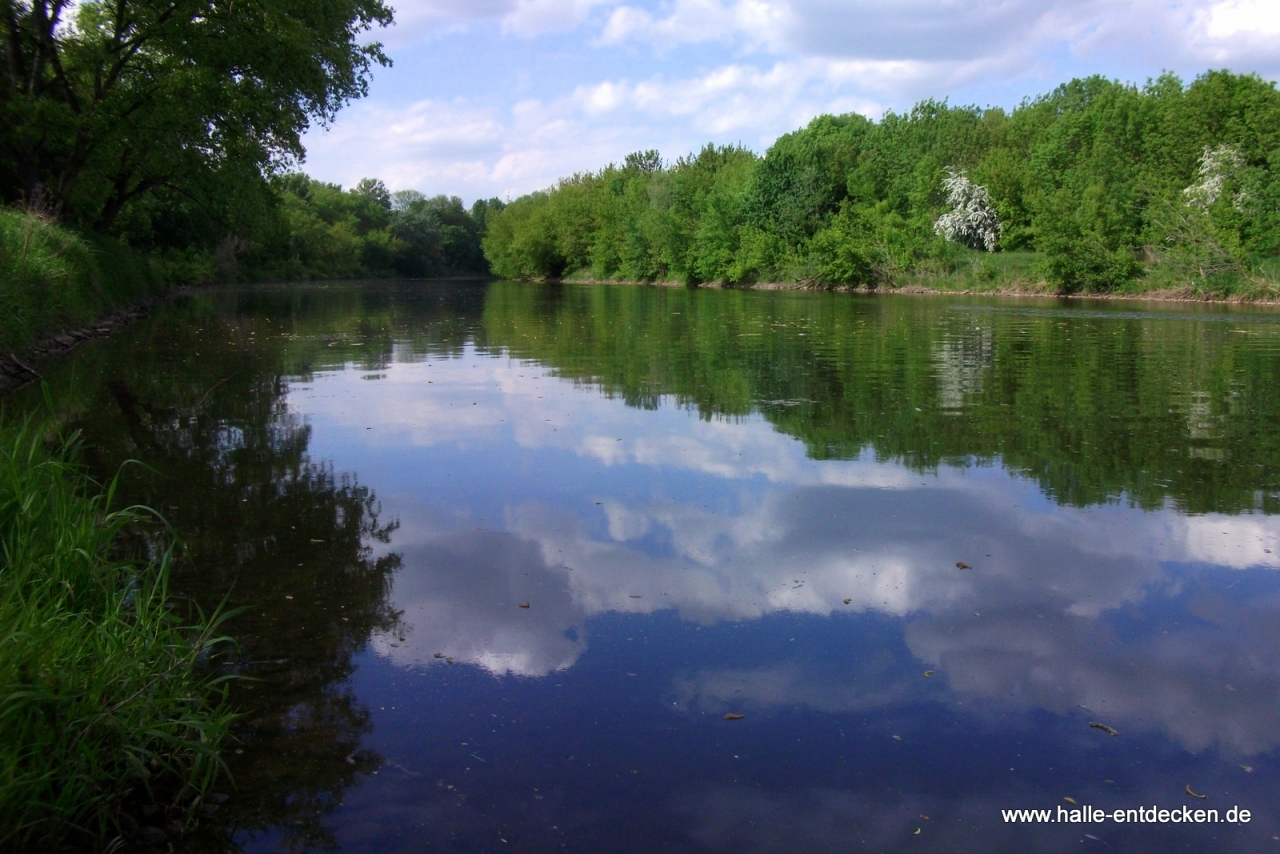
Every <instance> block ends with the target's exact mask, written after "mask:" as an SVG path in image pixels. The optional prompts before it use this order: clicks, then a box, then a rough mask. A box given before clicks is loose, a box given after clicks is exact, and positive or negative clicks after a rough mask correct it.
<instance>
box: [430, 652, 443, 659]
mask: <svg viewBox="0 0 1280 854" xmlns="http://www.w3.org/2000/svg"><path fill="white" fill-rule="evenodd" d="M432 657H433V658H444V653H443V652H437V653H436V654H435V655H434V656H432Z"/></svg>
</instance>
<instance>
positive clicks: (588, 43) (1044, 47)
mask: <svg viewBox="0 0 1280 854" xmlns="http://www.w3.org/2000/svg"><path fill="white" fill-rule="evenodd" d="M392 5H393V6H394V7H395V9H396V24H395V25H394V26H393V27H391V28H389V29H387V30H385V31H381V32H379V33H375V34H373V37H374V38H377V39H380V40H381V41H382V42H383V43H384V44H385V46H386V48H387V52H388V54H389V55H390V56H391V58H392V60H393V62H394V65H393V67H391V68H384V69H379V70H378V71H377V72H376V73H375V75H374V79H373V84H372V87H371V89H370V94H369V97H368V98H366V99H364V100H362V101H359V102H356V103H355V104H353V105H351V106H350V107H348V108H347V109H346V110H345V111H344V112H343V113H342V114H341V116H340V117H339V118H338V120H337V121H336V122H335V123H334V124H333V125H332V127H330V128H328V129H323V128H315V129H313V130H312V131H311V132H310V133H308V134H307V136H306V139H305V144H306V147H307V151H308V157H307V160H306V162H305V164H304V165H303V168H304V169H305V170H306V171H308V172H309V173H310V174H312V175H313V176H315V177H317V178H320V179H322V180H326V181H332V182H336V183H340V184H342V185H344V186H351V185H353V184H354V183H355V182H356V181H358V180H359V179H360V178H362V177H366V176H373V177H379V178H381V179H382V180H383V181H385V182H386V183H387V185H388V186H389V187H390V188H391V189H393V190H398V189H416V190H420V191H422V192H424V193H427V194H430V195H435V194H437V193H445V194H448V195H458V196H461V197H462V198H463V199H464V201H466V202H468V203H470V201H472V200H474V199H476V198H482V197H492V196H497V197H500V198H508V197H515V196H518V195H520V194H523V193H527V192H530V191H533V190H536V189H540V188H543V187H546V186H549V185H551V184H552V183H554V181H555V180H556V179H557V178H558V177H561V176H565V175H569V174H572V173H574V172H581V171H589V170H595V169H598V168H600V167H602V166H604V165H606V164H607V163H610V162H617V161H620V160H621V159H622V158H623V157H624V156H625V155H626V154H627V153H628V152H632V151H639V150H645V149H650V148H656V149H658V150H659V151H660V152H661V153H662V155H663V157H664V158H667V159H674V158H676V157H679V156H681V155H684V154H687V153H689V152H692V151H696V150H697V149H698V148H700V147H701V146H702V145H704V144H706V143H708V142H712V143H716V144H731V143H738V144H742V145H745V146H747V147H749V148H751V149H754V150H756V151H760V152H763V151H764V150H765V149H766V148H767V147H768V146H769V144H770V143H771V142H772V141H773V140H774V139H776V138H777V137H778V136H779V135H780V134H783V133H786V132H788V131H790V130H794V129H795V128H797V127H800V126H802V125H803V124H804V123H805V122H807V121H808V120H809V119H811V118H813V117H814V116H817V115H821V114H823V113H846V112H859V113H863V114H865V115H867V116H869V117H871V118H878V117H879V116H881V115H882V114H883V113H884V112H885V111H886V110H895V111H901V110H904V109H907V108H909V107H910V106H911V105H912V104H913V103H915V102H917V101H919V100H921V99H924V98H930V97H932V98H946V99H948V100H949V101H950V102H951V103H953V104H961V103H963V104H969V103H975V104H979V105H984V106H985V105H996V106H1004V107H1012V106H1014V105H1016V104H1017V103H1018V102H1019V101H1021V100H1022V99H1023V98H1024V97H1027V96H1034V95H1036V94H1040V93H1042V92H1045V91H1047V90H1049V89H1051V88H1052V87H1053V86H1055V85H1057V84H1058V83H1060V82H1062V81H1064V80H1068V79H1070V78H1072V77H1076V76H1082V75H1088V74H1103V75H1105V76H1108V77H1114V78H1119V79H1122V80H1128V81H1135V82H1139V83H1140V82H1143V81H1145V80H1147V79H1148V78H1151V77H1154V76H1157V75H1159V74H1160V73H1161V72H1162V71H1165V70H1171V71H1174V72H1176V73H1178V74H1179V75H1181V76H1183V77H1184V79H1189V78H1193V77H1194V76H1196V75H1197V74H1198V73H1201V72H1203V71H1204V70H1206V69H1208V68H1229V69H1231V70H1233V71H1237V72H1256V73H1258V74H1261V75H1262V76H1264V77H1266V78H1268V79H1272V80H1276V79H1280V3H1276V2H1275V0H1120V2H1117V0H978V2H961V0H896V2H886V0H393V2H392Z"/></svg>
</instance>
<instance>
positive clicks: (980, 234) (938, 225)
mask: <svg viewBox="0 0 1280 854" xmlns="http://www.w3.org/2000/svg"><path fill="white" fill-rule="evenodd" d="M942 189H944V190H946V191H947V204H949V205H950V206H951V210H949V211H947V212H946V213H944V214H943V215H942V216H940V217H938V221H937V222H935V223H934V224H933V231H934V233H935V234H940V235H942V236H943V237H945V238H946V239H947V240H950V241H953V242H955V243H963V244H964V245H965V246H968V247H970V248H971V249H985V250H986V251H988V252H995V251H996V241H997V240H999V239H1000V217H998V216H997V215H996V212H995V209H994V208H993V207H991V197H990V195H989V194H988V193H987V188H986V187H984V186H982V185H981V184H975V183H973V182H972V181H970V180H969V179H968V178H967V177H966V176H965V174H964V172H961V171H958V170H956V169H951V168H948V169H947V177H946V179H945V180H943V182H942Z"/></svg>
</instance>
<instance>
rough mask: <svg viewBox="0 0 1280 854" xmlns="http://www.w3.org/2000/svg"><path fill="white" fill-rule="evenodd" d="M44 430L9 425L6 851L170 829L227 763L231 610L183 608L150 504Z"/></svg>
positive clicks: (2, 521)
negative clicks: (94, 475)
mask: <svg viewBox="0 0 1280 854" xmlns="http://www.w3.org/2000/svg"><path fill="white" fill-rule="evenodd" d="M40 433H41V431H40V430H38V429H36V428H35V427H34V426H33V425H32V424H31V423H27V424H24V425H21V426H2V425H0V560H2V563H0V851H53V850H66V849H67V848H75V849H76V850H87V849H102V848H105V847H109V846H110V844H111V841H112V840H114V839H117V838H120V839H124V840H129V841H135V842H144V843H147V842H149V843H155V842H161V841H163V840H165V839H166V838H168V837H172V836H174V835H175V834H177V833H180V832H181V831H182V829H183V828H184V827H185V826H187V825H188V824H189V823H190V822H191V820H192V819H193V817H195V816H196V815H198V811H199V810H200V808H201V806H202V800H201V799H202V797H203V795H204V794H205V793H206V792H207V790H208V789H209V787H210V786H211V785H212V783H213V782H214V781H215V780H216V779H217V777H218V776H219V773H220V771H221V769H222V768H223V766H222V763H221V760H220V759H219V756H218V750H219V745H220V743H221V741H222V739H223V738H224V736H225V734H226V732H227V728H228V726H229V723H230V720H231V714H230V712H229V711H228V710H226V709H225V708H223V707H222V706H221V705H220V704H219V702H218V697H219V693H218V689H217V685H216V682H215V680H214V679H213V677H212V675H211V674H210V673H209V672H208V671H207V668H206V666H205V660H206V659H207V657H208V655H209V652H210V650H211V649H212V648H213V647H214V646H216V645H217V644H218V642H219V641H218V639H217V638H215V637H214V636H213V628H212V627H213V626H216V624H217V622H218V621H217V620H216V619H215V620H213V621H212V622H210V621H207V620H206V621H203V624H200V623H201V621H200V620H199V619H198V618H199V616H200V615H195V616H196V617H197V619H192V620H185V619H182V618H181V617H179V616H178V613H180V609H174V608H173V605H172V603H170V602H169V601H168V598H167V590H166V580H167V573H168V562H169V559H168V555H167V554H165V555H160V556H157V557H155V559H154V560H147V559H145V558H144V559H139V558H137V557H136V556H135V555H134V554H131V553H130V552H138V553H145V552H147V551H148V550H154V549H155V548H156V547H155V545H154V542H153V540H151V539H150V538H144V537H142V536H140V535H139V534H138V532H137V527H138V526H137V524H136V523H138V522H139V521H141V515H140V513H141V511H139V510H137V509H134V508H126V509H117V508H114V507H112V505H111V498H112V488H111V487H110V486H109V487H107V488H106V489H105V490H104V489H100V488H99V487H98V486H97V485H95V484H94V483H92V482H91V481H90V480H89V479H88V478H87V477H86V476H85V475H84V474H83V473H82V472H80V471H79V470H78V469H77V468H76V466H75V465H74V464H73V463H72V461H71V460H72V456H73V453H74V447H73V446H72V445H71V444H68V443H64V444H62V445H61V446H59V447H56V448H53V449H52V450H51V449H50V448H49V446H48V445H47V444H46V443H45V441H43V437H42V436H41V435H40ZM193 624H194V625H193Z"/></svg>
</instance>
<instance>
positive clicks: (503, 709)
mask: <svg viewBox="0 0 1280 854" xmlns="http://www.w3.org/2000/svg"><path fill="white" fill-rule="evenodd" d="M401 355H402V357H403V358H402V359H401V360H398V361H393V362H392V363H391V364H390V365H388V366H387V367H386V368H385V369H383V370H379V371H377V372H370V371H367V370H361V369H359V368H357V367H356V366H354V365H349V366H348V367H347V368H346V369H344V370H332V371H326V372H320V373H316V374H314V375H312V376H309V377H307V378H306V380H305V381H302V380H299V381H296V382H294V384H293V385H292V387H291V389H290V392H289V397H288V401H289V406H290V408H291V409H292V410H293V411H294V412H295V413H297V414H299V415H301V416H302V417H303V418H304V419H305V421H306V422H307V423H308V424H309V425H310V426H311V428H312V430H313V432H312V435H311V444H310V454H311V455H312V456H313V457H315V458H317V459H325V460H328V461H331V462H332V464H333V465H334V467H335V468H336V469H338V470H342V471H353V472H358V473H359V476H360V479H361V481H362V482H363V483H365V484H367V485H369V486H371V487H372V488H373V490H374V491H375V492H376V494H377V496H378V497H379V499H380V500H381V502H382V506H383V510H384V513H385V515H386V517H387V518H397V519H398V520H399V522H400V527H399V529H398V530H396V531H395V533H394V535H393V536H392V539H391V542H390V543H389V544H386V545H385V546H379V548H383V549H387V550H393V551H395V552H398V553H399V554H400V555H401V556H402V558H403V568H402V569H401V570H400V571H399V573H398V575H397V576H396V577H395V580H394V586H393V590H392V594H391V598H392V602H393V605H394V607H395V608H397V609H398V610H400V611H401V612H402V617H401V621H400V626H399V627H398V628H397V629H396V630H393V631H391V632H389V633H386V634H382V635H379V636H377V637H375V638H373V640H372V642H371V645H370V647H369V651H368V652H367V654H366V655H365V656H364V657H363V658H362V660H361V663H360V667H359V669H358V671H357V673H356V676H355V677H354V681H353V689H354V690H355V691H356V692H357V694H358V695H359V697H360V698H361V700H362V702H364V703H366V704H367V705H369V707H370V708H371V709H372V710H373V721H374V727H373V731H372V734H371V735H370V736H369V746H370V747H372V748H373V749H376V750H377V751H378V752H379V753H381V754H382V755H383V756H384V757H385V758H386V762H385V764H384V765H383V766H382V767H381V768H380V769H379V772H378V774H376V775H371V776H369V777H368V778H366V779H365V781H364V782H363V783H362V785H361V786H360V787H359V788H357V789H356V790H355V791H354V792H350V793H348V797H347V800H346V802H345V803H344V805H343V807H342V808H341V809H340V810H338V811H337V812H336V813H335V814H334V815H333V816H332V817H331V820H330V822H331V824H332V825H333V827H334V830H335V838H336V839H337V840H338V842H339V843H340V844H341V846H342V849H343V850H351V851H364V850H369V851H395V850H405V851H410V850H440V851H488V850H519V851H542V850H547V851H551V850H574V851H606V850H607V851H665V850H671V851H677V850H707V851H719V850H735V851H738V850H746V851H762V852H763V851H779V852H780V851H807V850H814V851H818V850H823V851H825V850H833V851H843V850H937V851H943V850H946V851H951V850H961V851H993V850H1020V851H1033V850H1034V851H1059V850H1078V849H1080V848H1081V847H1082V846H1094V847H1097V848H1099V849H1100V850H1101V849H1104V848H1107V847H1110V848H1111V850H1125V851H1168V850H1193V851H1201V850H1231V851H1236V850H1238V851H1254V850H1272V849H1275V850H1280V840H1277V839H1274V838H1273V837H1274V836H1277V835H1280V830H1278V829H1277V823H1276V819H1277V815H1278V813H1277V807H1278V806H1280V790H1278V789H1277V786H1276V783H1275V779H1276V778H1275V768H1276V749H1277V745H1278V743H1280V663H1278V662H1277V658H1276V656H1275V650H1276V649H1277V648H1278V647H1280V575H1277V573H1276V569H1277V568H1280V518H1278V517H1274V516H1264V515H1260V514H1259V515H1236V516H1226V515H1216V514H1207V515H1187V514H1185V513H1182V512H1180V511H1178V510H1176V509H1174V508H1173V507H1172V506H1169V507H1166V508H1165V509H1161V510H1156V511H1143V510H1140V509H1137V508H1134V507H1132V506H1129V505H1128V504H1127V503H1125V502H1123V501H1121V502H1118V503H1114V504H1107V505H1095V506H1088V507H1068V506H1060V505H1058V504H1056V503H1054V502H1053V501H1051V500H1050V499H1048V498H1046V497H1045V495H1044V493H1043V492H1042V491H1041V489H1040V488H1039V487H1038V486H1037V485H1036V484H1034V483H1032V482H1030V481H1027V480H1025V479H1021V478H1019V477H1016V476H1013V475H1011V474H1009V473H1007V472H1006V471H1005V470H1004V469H1003V468H1002V467H1001V466H1000V465H999V464H998V462H997V463H995V464H989V465H971V466H942V467H940V468H939V469H937V470H936V471H929V472H925V473H923V474H921V473H919V472H917V471H914V470H911V469H908V468H906V467H904V466H903V465H900V464H899V463H897V462H894V461H886V460H877V459H875V458H874V456H872V455H871V454H870V453H868V454H867V455H864V456H863V457H862V458H860V459H857V460H847V461H816V460H813V459H810V458H809V457H807V456H806V454H805V448H804V446H803V445H802V444H801V443H800V442H798V441H796V440H795V439H792V438H790V437H788V436H786V435H784V434H782V433H779V432H777V431H776V430H775V429H774V428H773V427H772V426H771V425H770V424H769V423H767V422H766V421H764V420H763V419H761V418H759V417H756V416H750V417H745V418H742V419H714V418H713V419H710V420H707V419H702V418H700V417H699V416H698V414H697V413H696V412H693V411H690V410H687V409H683V408H680V407H678V406H676V405H674V403H673V402H672V401H669V400H664V402H663V404H662V405H660V406H659V407H658V408H657V409H637V408H633V407H628V406H626V405H625V404H624V403H623V402H622V401H621V400H617V399H609V398H608V397H606V396H604V395H602V394H601V393H600V392H599V391H598V390H597V389H596V388H594V387H591V386H586V385H575V384H574V383H571V382H568V381H566V380H562V379H560V378H558V377H556V376H554V375H553V374H552V373H551V372H550V371H549V370H548V369H546V368H545V367H542V366H540V365H537V364H533V363H529V362H522V361H517V360H513V359H510V358H507V357H506V356H505V355H503V354H501V353H499V354H496V355H495V354H488V353H483V352H477V351H476V350H474V349H472V348H468V349H467V350H466V351H465V352H464V353H463V354H462V355H461V356H460V357H458V358H450V359H438V358H434V357H432V358H430V359H427V358H425V357H414V358H415V359H416V360H413V359H410V358H409V357H408V356H407V354H401ZM958 562H960V563H963V564H965V565H966V566H967V567H968V568H959V567H958V566H957V563H958ZM525 604H527V605H528V607H527V608H524V607H521V606H522V605H525ZM729 713H733V714H741V715H743V716H744V717H743V719H741V720H733V721H728V720H726V719H725V715H726V714H729ZM1091 721H1098V722H1103V723H1106V724H1107V725H1108V726H1110V727H1113V728H1114V729H1115V730H1116V731H1118V732H1119V735H1117V736H1114V737H1112V736H1109V735H1107V734H1106V732H1104V731H1102V730H1100V729H1098V728H1091V727H1090V726H1089V723H1090V722H1091ZM1187 785H1192V786H1193V791H1196V792H1197V793H1204V794H1208V795H1209V799H1208V800H1204V801H1201V800H1199V799H1196V800H1194V801H1193V800H1192V799H1191V798H1189V797H1188V795H1187V794H1186V793H1185V789H1184V787H1185V786H1187ZM1064 797H1070V798H1073V799H1074V800H1075V801H1077V802H1078V803H1080V804H1093V805H1097V806H1101V807H1104V808H1106V809H1108V810H1110V809H1113V808H1115V807H1131V806H1138V805H1139V804H1145V805H1150V804H1153V803H1155V804H1159V805H1161V806H1167V807H1175V806H1182V805H1183V804H1184V803H1191V805H1192V806H1194V807H1203V806H1206V805H1208V806H1211V807H1221V808H1222V809H1223V810H1225V809H1226V808H1229V807H1230V806H1232V805H1234V804H1240V805H1242V806H1245V807H1247V808H1250V809H1252V810H1253V811H1254V815H1255V816H1257V818H1256V819H1255V820H1254V821H1253V822H1251V823H1250V824H1249V825H1245V826H1240V825H1231V826H1227V825H1216V826H1212V827H1209V826H1204V827H1195V828H1186V827H1181V826H1147V827H1140V828H1134V827H1123V826H1117V825H1114V824H1098V825H1094V826H1065V825H1040V826H1024V825H1011V824H1007V823H1005V822H1004V821H1002V820H1001V818H1000V810H1001V809H1002V808H1011V807H1051V808H1056V807H1058V806H1060V805H1065V802H1064V800H1063V798H1064ZM917 830H918V831H919V833H917V832H916V831H917ZM276 842H278V840H275V839H268V838H264V839H259V840H257V841H256V842H254V843H252V844H251V846H250V847H252V845H259V846H262V847H264V848H268V849H269V848H271V846H272V845H273V844H276Z"/></svg>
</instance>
